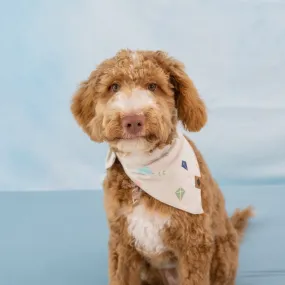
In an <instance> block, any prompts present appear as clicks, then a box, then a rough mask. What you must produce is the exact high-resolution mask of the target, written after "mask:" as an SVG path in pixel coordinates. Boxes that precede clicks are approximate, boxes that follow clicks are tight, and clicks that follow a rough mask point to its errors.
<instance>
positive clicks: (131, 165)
mask: <svg viewBox="0 0 285 285" xmlns="http://www.w3.org/2000/svg"><path fill="white" fill-rule="evenodd" d="M116 157H118V159H119V161H120V162H121V164H122V166H123V168H124V170H125V172H126V174H127V175H128V176H129V178H130V179H131V180H132V181H133V182H134V183H135V184H136V185H137V186H138V187H139V188H140V189H142V190H143V191H144V192H146V193H147V194H149V195H150V196H152V197H153V198H155V199H157V200H159V201H160V202H162V203H165V204H167V205H170V206H172V207H174V208H177V209H180V210H183V211H186V212H188V213H191V214H202V213H203V208H202V199H201V190H200V189H199V188H198V187H199V186H200V179H199V177H201V174H200V169H199V165H198V161H197V158H196V155H195V153H194V151H193V149H192V147H191V145H190V144H189V142H188V141H187V140H186V139H185V137H184V136H183V134H180V133H179V135H178V137H177V138H176V139H175V140H174V142H173V144H172V145H171V146H168V147H166V148H164V149H162V150H158V149H157V150H155V151H154V152H152V153H151V154H145V153H144V154H142V155H141V156H139V155H138V154H137V153H135V154H130V155H127V156H123V155H121V154H119V153H117V154H116V153H114V152H112V151H109V153H108V156H107V159H106V168H107V169H108V168H110V167H111V166H112V165H113V163H114V162H115V159H116Z"/></svg>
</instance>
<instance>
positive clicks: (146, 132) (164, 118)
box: [71, 50, 207, 152]
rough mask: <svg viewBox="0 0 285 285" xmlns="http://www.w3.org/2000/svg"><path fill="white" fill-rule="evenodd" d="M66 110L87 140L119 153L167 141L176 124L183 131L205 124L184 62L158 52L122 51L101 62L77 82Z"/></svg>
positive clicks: (201, 102) (151, 147) (202, 104)
mask: <svg viewBox="0 0 285 285" xmlns="http://www.w3.org/2000/svg"><path fill="white" fill-rule="evenodd" d="M71 110H72V113H73V115H74V117H75V119H76V120H77V122H78V123H79V125H80V126H81V127H82V128H83V130H84V131H85V132H86V133H87V134H88V135H89V136H90V138H91V139H92V140H94V141H95V142H103V141H106V142H108V143H109V144H110V145H111V146H112V147H114V148H115V149H117V150H118V151H122V152H134V151H135V150H143V151H149V150H152V149H153V148H154V147H156V146H161V145H165V144H168V143H170V142H171V140H172V138H173V137H174V135H175V133H176V125H177V121H178V120H180V121H181V122H182V124H183V126H184V128H185V129H186V130H188V131H199V130H200V129H201V128H202V127H203V126H204V125H205V123H206V121H207V114H206V108H205V105H204V103H203V101H202V100H201V99H200V97H199V95H198V92H197V90H196V88H195V86H194V85H193V83H192V81H191V79H190V78H189V77H188V75H187V74H186V73H185V71H184V66H183V64H182V63H181V62H179V61H177V60H176V59H173V58H171V57H169V56H168V55H167V54H166V53H164V52H161V51H135V52H133V51H130V50H121V51H119V52H118V53H117V54H116V56H115V57H113V58H111V59H107V60H105V61H104V62H102V63H101V64H100V65H99V66H98V68H97V69H96V70H94V71H93V72H92V73H91V75H90V76H89V78H88V80H86V81H84V82H82V83H81V85H80V87H79V89H78V91H77V92H76V93H75V95H74V96H73V99H72V105H71Z"/></svg>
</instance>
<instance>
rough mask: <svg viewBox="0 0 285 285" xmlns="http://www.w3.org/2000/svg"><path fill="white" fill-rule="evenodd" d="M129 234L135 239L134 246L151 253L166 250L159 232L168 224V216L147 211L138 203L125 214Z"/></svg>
mask: <svg viewBox="0 0 285 285" xmlns="http://www.w3.org/2000/svg"><path fill="white" fill-rule="evenodd" d="M127 220H128V231H129V234H130V235H131V236H132V237H133V238H134V239H135V246H136V248H138V249H140V250H142V251H144V252H147V253H151V254H155V253H161V252H163V251H165V250H166V247H165V246H164V244H163V242H162V239H161V236H160V232H161V230H163V228H164V227H165V226H168V225H169V224H170V218H169V217H165V216H161V215H159V214H156V213H153V212H149V211H148V210H147V209H146V208H145V206H144V205H138V206H136V207H135V208H134V210H133V212H132V213H131V214H129V215H128V216H127Z"/></svg>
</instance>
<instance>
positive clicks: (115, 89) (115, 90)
mask: <svg viewBox="0 0 285 285" xmlns="http://www.w3.org/2000/svg"><path fill="white" fill-rule="evenodd" d="M110 90H112V91H113V92H114V93H116V92H118V91H119V90H120V85H119V84H118V83H113V84H112V85H111V86H110Z"/></svg>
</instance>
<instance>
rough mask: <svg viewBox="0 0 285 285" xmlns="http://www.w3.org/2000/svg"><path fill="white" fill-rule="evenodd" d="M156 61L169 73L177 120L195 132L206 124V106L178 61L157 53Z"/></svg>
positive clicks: (162, 53)
mask: <svg viewBox="0 0 285 285" xmlns="http://www.w3.org/2000/svg"><path fill="white" fill-rule="evenodd" d="M156 54H157V56H158V59H160V60H159V61H160V64H161V65H163V67H164V69H166V70H167V71H168V72H169V76H170V82H171V85H172V86H173V91H174V94H175V99H176V107H177V110H178V119H179V120H181V122H182V124H183V126H184V128H185V129H186V130H188V131H192V132H197V131H199V130H200V129H201V128H202V127H203V126H204V125H205V124H206V122H207V112H206V106H205V104H204V102H203V101H202V99H201V98H200V96H199V94H198V91H197V89H196V87H195V86H194V84H193V82H192V81H191V79H190V78H189V76H188V75H187V74H186V72H185V68H184V65H183V64H182V63H181V62H179V61H178V60H176V59H174V58H172V57H169V56H168V55H167V54H166V53H164V52H160V51H158V52H157V53H156Z"/></svg>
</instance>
